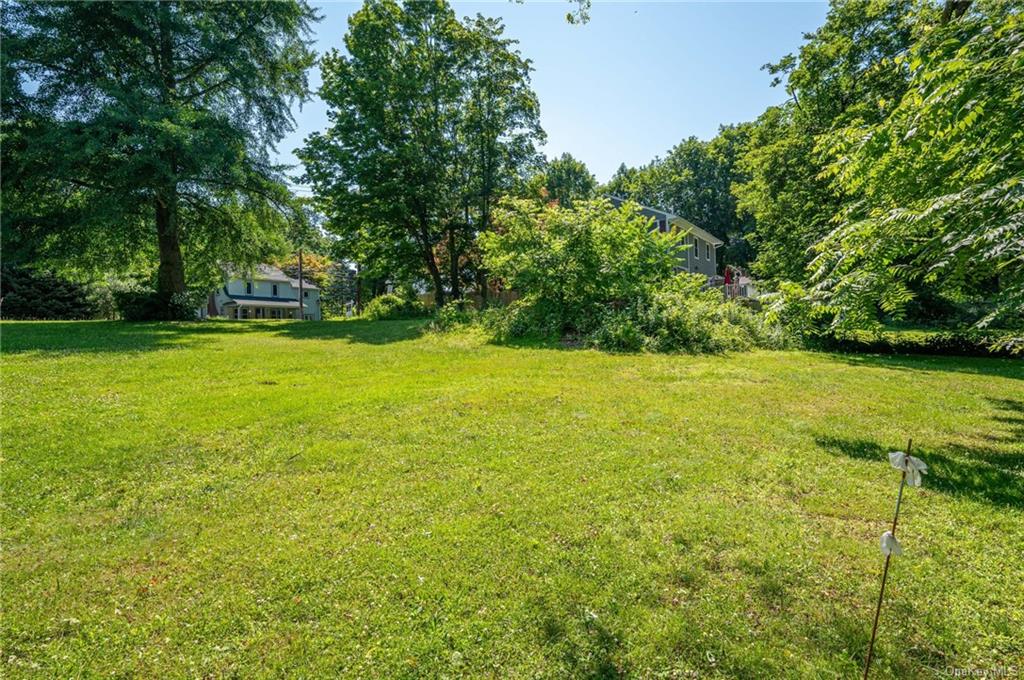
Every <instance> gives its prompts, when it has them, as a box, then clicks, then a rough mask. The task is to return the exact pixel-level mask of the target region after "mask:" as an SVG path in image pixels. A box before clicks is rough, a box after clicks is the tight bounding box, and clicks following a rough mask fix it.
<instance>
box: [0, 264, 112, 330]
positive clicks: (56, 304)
mask: <svg viewBox="0 0 1024 680" xmlns="http://www.w3.org/2000/svg"><path fill="white" fill-rule="evenodd" d="M0 296H2V304H0V316H2V317H3V318H5V319H92V318H95V317H96V315H97V310H96V306H95V305H94V304H93V303H92V302H91V301H90V300H89V296H88V289H87V288H86V287H85V286H83V285H82V284H79V283H75V282H73V281H66V280H64V279H61V278H59V277H58V276H56V275H54V274H51V273H48V272H40V271H35V270H32V269H25V268H22V267H4V268H3V270H2V272H0Z"/></svg>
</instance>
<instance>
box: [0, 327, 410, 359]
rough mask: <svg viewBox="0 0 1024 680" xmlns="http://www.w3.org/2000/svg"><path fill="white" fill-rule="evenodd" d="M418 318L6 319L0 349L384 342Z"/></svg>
mask: <svg viewBox="0 0 1024 680" xmlns="http://www.w3.org/2000/svg"><path fill="white" fill-rule="evenodd" d="M424 325H425V324H424V321H423V320H422V319H414V320H406V321H356V320H351V321H350V320H343V321H228V320H208V321H197V322H153V323H133V322H126V321H49V322H46V321H43V322H19V321H5V322H4V323H3V324H2V325H0V353H3V354H21V353H29V352H34V353H41V354H46V355H52V354H74V353H105V352H111V353H131V352H144V351H153V350H166V349H178V348H191V347H197V346H201V345H204V344H207V343H210V342H213V341H216V340H221V341H223V340H228V341H230V338H231V337H241V336H242V335H246V334H250V333H264V334H268V335H274V336H285V337H288V338H293V339H296V340H338V341H342V342H350V343H361V344H370V345H383V344H388V343H392V342H401V341H403V340H412V339H414V338H417V337H419V336H420V335H421V334H422V332H423V327H424Z"/></svg>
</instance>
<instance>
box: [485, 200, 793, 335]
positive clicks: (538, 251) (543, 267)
mask: <svg viewBox="0 0 1024 680" xmlns="http://www.w3.org/2000/svg"><path fill="white" fill-rule="evenodd" d="M498 224H499V231H498V232H497V233H495V234H488V235H485V236H484V237H482V242H483V251H484V261H485V264H486V266H487V267H488V269H489V270H490V271H491V272H492V274H493V275H495V276H497V277H499V278H501V279H503V280H504V281H505V283H506V285H508V286H510V287H513V288H514V289H515V290H517V291H518V292H519V293H521V294H522V297H521V298H520V299H519V300H516V301H515V302H513V303H512V304H511V305H509V306H508V307H505V308H502V309H498V310H489V311H488V312H487V313H486V314H485V315H484V321H485V324H486V325H487V327H488V328H489V330H490V331H491V332H492V333H493V334H494V336H495V337H496V338H498V339H500V340H509V339H512V338H520V337H524V336H531V335H540V336H547V337H552V336H554V337H561V338H565V337H569V338H572V339H574V340H575V341H577V342H579V343H581V344H585V345H590V346H594V347H598V348H601V349H606V350H611V351H641V350H647V351H654V352H680V351H684V352H720V351H725V350H738V349H748V348H751V347H755V346H779V345H782V344H784V333H783V331H782V328H781V326H780V325H779V324H778V323H772V322H770V321H769V319H768V318H767V317H766V316H765V315H760V314H757V313H755V312H754V311H752V310H751V309H749V308H747V307H744V306H743V305H742V304H741V303H739V302H736V301H725V300H723V298H722V294H721V292H720V291H718V290H713V289H706V288H705V287H704V284H705V279H704V277H703V276H700V275H691V274H677V273H675V272H674V270H675V266H676V265H677V263H678V260H677V257H678V251H677V248H678V247H679V244H680V240H679V235H678V234H658V233H656V232H652V231H650V229H649V222H648V220H647V219H646V218H644V217H643V216H641V215H640V214H639V213H638V212H637V210H636V206H635V205H634V206H629V205H626V206H623V207H621V208H618V209H616V208H613V207H612V206H611V205H610V204H609V203H607V202H605V201H593V202H589V203H582V204H580V205H579V207H577V208H575V209H565V208H560V207H557V206H549V207H545V208H537V207H535V206H531V205H527V204H522V203H509V204H506V205H505V207H504V209H503V210H502V211H501V212H500V213H499V215H498Z"/></svg>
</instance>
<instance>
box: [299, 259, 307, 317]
mask: <svg viewBox="0 0 1024 680" xmlns="http://www.w3.org/2000/svg"><path fill="white" fill-rule="evenodd" d="M302 298H303V294H302V248H299V321H305V320H306V314H305V311H304V309H303V304H302Z"/></svg>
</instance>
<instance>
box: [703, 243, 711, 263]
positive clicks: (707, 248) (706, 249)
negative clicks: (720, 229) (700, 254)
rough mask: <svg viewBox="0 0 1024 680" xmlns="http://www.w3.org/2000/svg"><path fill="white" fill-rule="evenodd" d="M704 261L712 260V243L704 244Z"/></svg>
mask: <svg viewBox="0 0 1024 680" xmlns="http://www.w3.org/2000/svg"><path fill="white" fill-rule="evenodd" d="M704 259H706V260H710V259H711V244H710V243H705V244H704Z"/></svg>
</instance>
